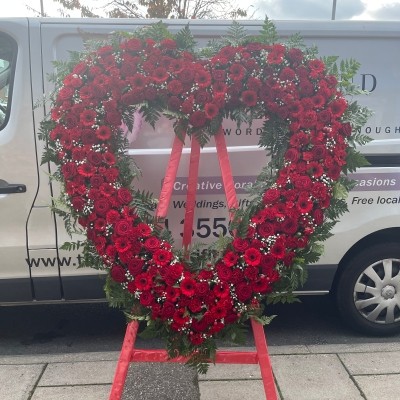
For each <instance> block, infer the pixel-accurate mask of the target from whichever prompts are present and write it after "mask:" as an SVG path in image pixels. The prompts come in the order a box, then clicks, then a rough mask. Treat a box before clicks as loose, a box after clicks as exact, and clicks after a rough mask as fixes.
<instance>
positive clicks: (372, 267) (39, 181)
mask: <svg viewBox="0 0 400 400" xmlns="http://www.w3.org/2000/svg"><path fill="white" fill-rule="evenodd" d="M165 22H166V23H167V24H168V26H169V29H170V30H171V32H173V33H174V32H177V31H179V30H180V29H182V28H183V27H184V26H185V25H186V24H187V21H179V20H168V21H165ZM149 23H151V21H148V20H124V19H115V20H106V19H104V20H103V19H84V20H83V19H47V18H43V19H17V18H15V19H0V304H2V305H9V304H20V303H32V302H35V303H38V304H40V303H48V302H70V301H99V300H101V299H104V294H103V289H102V286H103V279H102V278H103V276H102V274H101V273H99V272H98V271H96V270H92V269H90V268H89V269H84V268H81V269H77V267H78V266H79V263H80V255H79V254H78V253H69V252H65V251H62V250H61V249H60V246H61V245H62V244H63V243H64V242H65V241H66V240H69V237H68V235H67V234H66V232H65V228H64V223H63V221H62V220H59V219H58V218H56V217H55V216H54V214H53V213H52V212H51V210H50V208H49V205H50V204H51V197H52V196H53V194H54V193H57V191H58V188H57V187H56V186H55V185H54V183H53V182H51V181H50V180H49V172H51V168H52V166H50V165H42V166H41V165H40V159H41V154H42V151H43V143H42V142H40V141H38V138H37V133H38V129H39V123H40V121H41V120H42V119H43V118H44V116H45V115H46V113H47V112H48V111H49V110H48V109H46V105H44V106H43V105H42V106H39V107H35V104H36V103H37V102H38V101H39V100H41V99H42V98H43V94H46V93H49V92H50V91H51V89H52V88H51V84H50V83H49V81H48V74H50V73H52V72H54V66H53V64H52V62H53V61H54V60H63V59H67V58H68V54H69V51H70V50H78V51H79V50H81V49H82V48H83V42H84V40H86V39H88V38H93V37H104V36H105V35H107V34H108V33H110V32H112V31H115V30H122V31H132V30H135V29H137V28H138V27H140V26H143V25H145V24H149ZM230 25H231V22H230V21H210V20H203V21H190V29H191V31H192V32H193V34H194V35H195V37H196V39H197V40H198V44H199V45H200V46H201V45H203V44H205V43H206V42H208V40H210V39H212V38H215V37H219V36H221V35H223V34H224V33H225V32H226V30H227V29H228V27H229V26H230ZM243 25H244V26H245V27H246V29H247V31H248V32H249V33H254V34H257V33H258V32H259V29H260V28H261V26H262V22H260V21H251V22H246V23H244V24H243ZM276 26H277V28H278V32H279V33H280V34H281V35H282V36H283V37H287V36H290V35H291V34H294V33H297V32H300V33H301V35H302V36H303V38H304V40H305V42H306V43H307V44H316V45H317V46H318V48H319V52H320V54H321V55H338V56H340V58H344V59H346V58H355V59H357V60H358V61H359V62H360V63H361V69H360V71H359V74H358V75H357V77H356V79H357V82H356V83H358V84H359V85H360V86H361V87H362V88H363V89H365V90H366V91H368V92H370V95H369V96H363V97H362V98H360V99H359V100H360V102H362V103H363V104H364V105H366V106H368V107H370V108H371V109H373V110H374V116H373V117H372V118H371V119H370V121H369V122H368V124H367V125H366V126H365V127H364V128H363V132H362V133H368V134H370V135H371V136H372V137H373V138H374V139H375V140H374V141H373V142H371V143H369V144H368V145H367V146H365V147H364V148H363V149H362V151H363V152H364V153H365V155H366V156H367V158H368V160H369V161H370V163H371V165H370V166H369V167H366V168H363V169H360V170H359V171H358V172H357V173H356V174H353V178H354V179H356V180H357V186H356V187H355V188H354V190H353V191H352V192H351V193H350V196H349V198H348V206H349V210H350V212H349V213H347V214H345V215H344V216H343V218H342V220H341V221H340V223H339V224H337V225H336V227H335V229H334V233H335V234H334V236H333V237H332V238H330V239H329V240H328V241H327V242H326V244H325V254H324V256H323V257H322V258H321V260H320V261H319V262H318V264H315V265H310V266H309V268H308V271H309V278H308V281H307V283H306V284H305V285H304V287H302V288H300V291H299V294H318V295H322V294H328V293H333V294H335V295H336V296H337V300H338V307H339V310H340V311H341V313H342V314H343V316H344V317H345V318H346V319H347V320H348V321H349V322H350V323H351V324H352V325H353V326H354V327H356V328H359V329H362V330H363V331H364V332H369V333H372V334H388V333H393V332H398V331H399V330H400V97H399V96H398V93H399V92H400V69H399V65H400V52H399V51H398V49H399V46H400V23H395V22H360V21H357V22H355V21H354V22H353V21H351V22H350V21H348V22H344V21H343V22H342V21H340V22H339V21H329V22H327V21H324V22H314V21H303V22H297V21H286V22H276ZM258 129H259V128H258V127H257V124H255V125H253V126H252V127H249V126H242V127H240V128H237V127H236V125H235V124H234V123H233V122H230V121H225V124H224V131H225V137H226V139H227V143H228V147H229V150H230V154H231V164H232V167H233V175H234V180H235V186H236V189H237V192H238V195H239V199H240V201H241V202H242V203H243V204H246V201H248V200H247V199H246V193H245V190H244V188H245V186H246V185H248V184H249V183H250V184H251V183H252V182H253V181H254V179H255V176H256V175H257V174H258V172H259V170H260V168H261V166H262V165H264V164H265V154H264V153H263V152H260V151H258V150H257V146H256V145H257V143H258V133H259V130H258ZM160 132H162V135H160V134H159V133H160ZM172 138H173V131H172V129H171V126H170V125H169V122H168V121H166V120H161V121H160V123H158V125H157V127H156V130H155V131H154V130H153V129H152V128H150V127H148V126H146V125H144V126H143V127H142V129H141V132H140V133H139V135H138V137H137V138H136V139H135V140H134V141H133V143H132V145H131V147H130V149H129V150H128V151H129V154H131V155H132V156H134V157H135V161H136V162H137V163H138V164H139V166H140V167H141V169H142V170H143V176H144V177H145V179H146V180H145V182H141V183H140V185H141V188H144V189H146V190H149V191H151V192H153V193H155V195H156V196H157V193H159V191H160V188H161V182H162V178H163V176H164V171H165V167H166V163H167V159H168V155H169V152H170V148H171V143H172ZM239 146H240V147H239ZM187 153H188V152H186V150H185V153H184V154H187ZM203 153H204V154H203V157H202V161H201V168H200V177H199V185H198V187H199V190H198V197H197V203H196V215H195V223H194V228H193V238H194V240H200V241H202V242H207V240H209V241H211V240H214V239H215V238H216V237H218V236H219V235H220V234H221V233H222V234H225V233H226V232H227V228H226V226H227V218H228V213H227V208H226V204H225V199H224V193H223V190H222V188H221V185H220V182H221V180H220V177H219V169H218V164H217V160H216V157H215V154H214V153H215V149H214V148H213V147H212V145H210V147H208V148H207V149H206V150H205V151H204V152H203ZM187 161H188V160H187V156H184V157H183V162H182V165H181V167H180V169H179V171H178V177H177V180H176V182H175V185H174V193H173V197H172V201H171V205H170V210H169V216H168V221H167V223H168V225H169V228H170V229H171V230H172V232H173V234H174V236H175V238H176V239H177V241H178V239H179V238H180V233H181V228H182V225H181V221H182V220H183V210H184V207H185V196H184V195H185V193H186V172H185V171H186V166H187Z"/></svg>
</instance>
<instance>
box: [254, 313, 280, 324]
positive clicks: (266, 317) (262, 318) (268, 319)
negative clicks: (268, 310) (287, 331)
mask: <svg viewBox="0 0 400 400" xmlns="http://www.w3.org/2000/svg"><path fill="white" fill-rule="evenodd" d="M275 317H276V315H261V316H259V317H257V316H254V317H253V319H254V320H256V321H257V322H259V323H260V324H261V325H264V326H265V325H269V324H270V323H271V322H272V320H273V319H274V318H275Z"/></svg>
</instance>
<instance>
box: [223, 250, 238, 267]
mask: <svg viewBox="0 0 400 400" xmlns="http://www.w3.org/2000/svg"><path fill="white" fill-rule="evenodd" d="M237 260H238V256H237V254H235V253H234V252H233V251H228V252H227V253H225V255H224V258H223V261H224V264H225V265H227V266H228V267H232V266H234V265H235V264H236V263H237Z"/></svg>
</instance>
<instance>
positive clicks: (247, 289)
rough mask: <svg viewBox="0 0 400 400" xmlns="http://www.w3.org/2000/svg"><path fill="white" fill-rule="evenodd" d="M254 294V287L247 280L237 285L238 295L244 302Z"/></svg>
mask: <svg viewBox="0 0 400 400" xmlns="http://www.w3.org/2000/svg"><path fill="white" fill-rule="evenodd" d="M252 294H253V289H252V287H251V285H249V284H248V283H246V282H241V283H239V284H238V285H237V287H236V295H237V298H238V300H239V301H241V302H242V303H244V302H246V301H247V300H249V299H250V298H251V296H252Z"/></svg>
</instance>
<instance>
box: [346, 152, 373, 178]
mask: <svg viewBox="0 0 400 400" xmlns="http://www.w3.org/2000/svg"><path fill="white" fill-rule="evenodd" d="M368 165H369V162H368V161H367V159H366V158H365V157H364V156H363V155H362V154H361V153H360V152H359V151H357V150H355V149H354V148H352V147H348V148H347V158H346V165H345V166H344V167H343V171H344V173H346V174H347V173H348V172H355V171H356V170H357V168H360V167H366V166H368Z"/></svg>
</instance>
